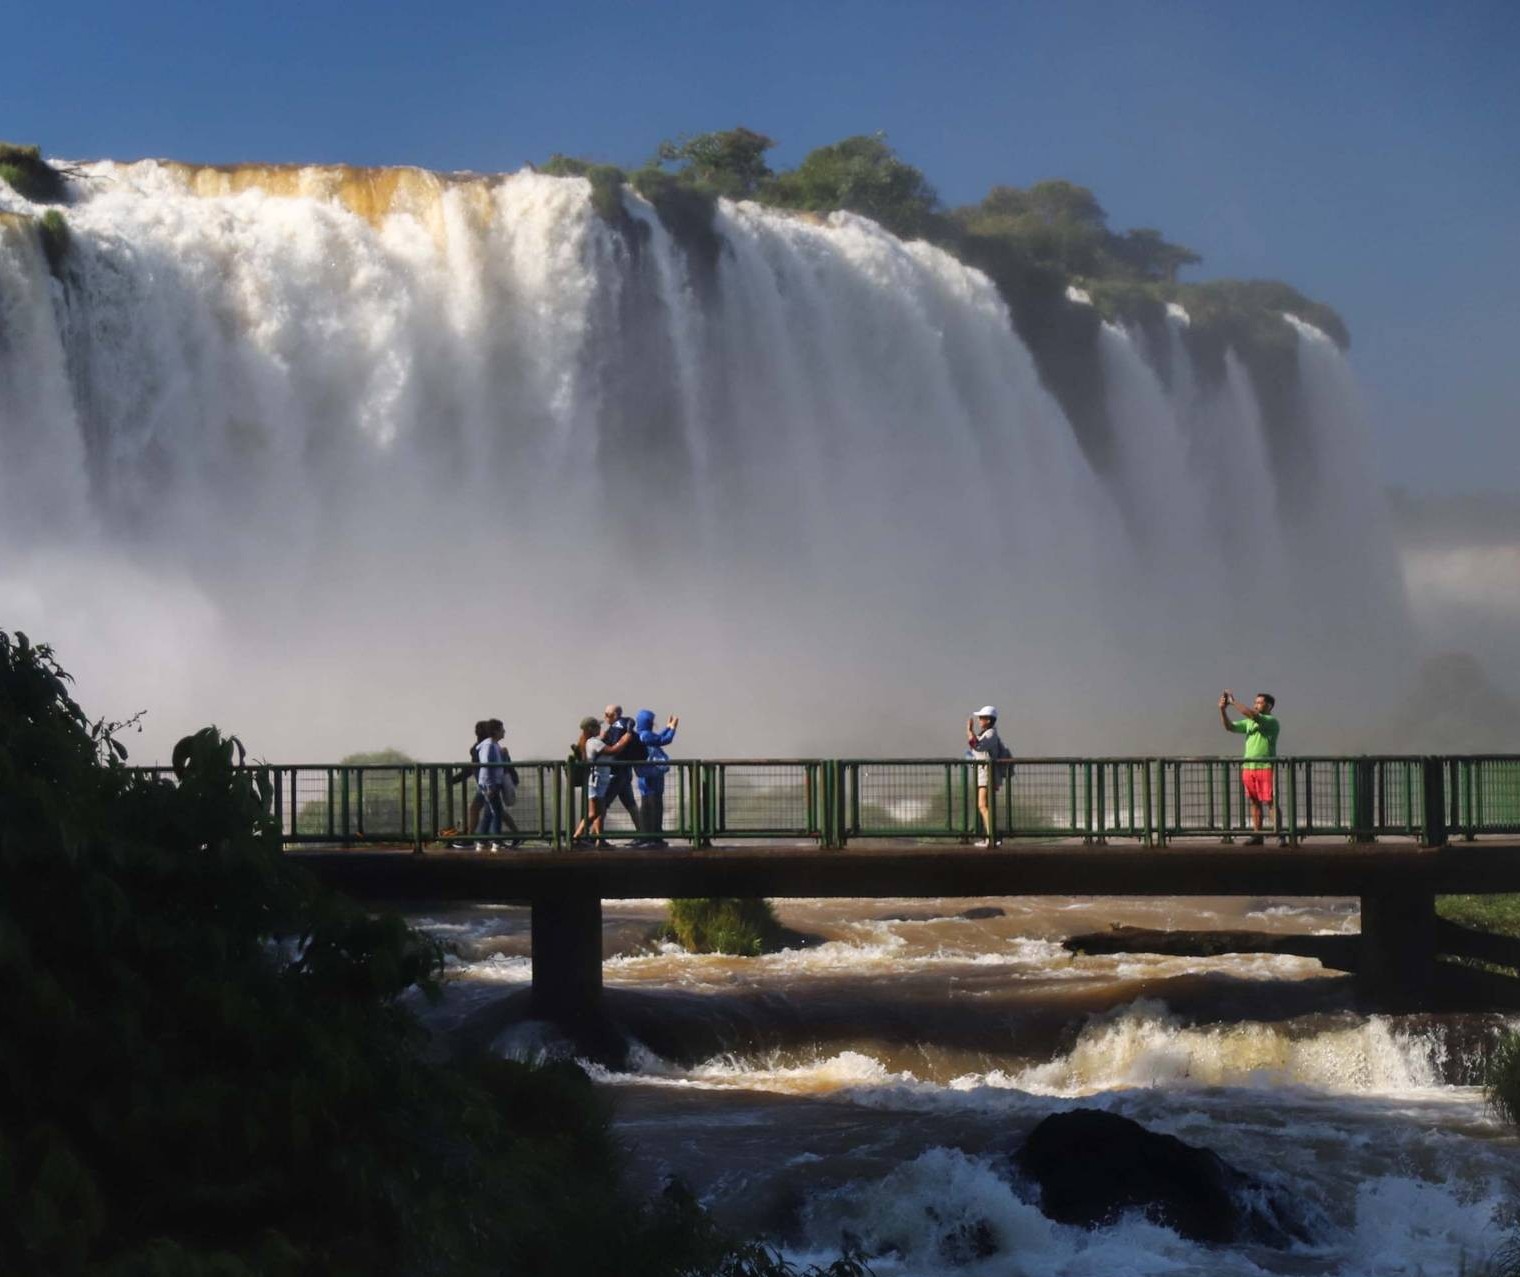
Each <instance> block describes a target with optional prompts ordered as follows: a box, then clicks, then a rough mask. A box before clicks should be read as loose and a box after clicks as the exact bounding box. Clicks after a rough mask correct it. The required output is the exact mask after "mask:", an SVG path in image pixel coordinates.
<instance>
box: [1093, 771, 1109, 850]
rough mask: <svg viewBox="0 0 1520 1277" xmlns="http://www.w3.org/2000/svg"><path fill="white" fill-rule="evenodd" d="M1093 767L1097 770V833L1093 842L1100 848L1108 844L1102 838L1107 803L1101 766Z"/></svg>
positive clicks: (1106, 823) (1105, 824) (1106, 822)
mask: <svg viewBox="0 0 1520 1277" xmlns="http://www.w3.org/2000/svg"><path fill="white" fill-rule="evenodd" d="M1094 766H1096V767H1097V769H1098V833H1097V836H1096V837H1095V838H1094V839H1093V841H1094V842H1096V843H1097V844H1098V845H1099V846H1100V847H1101V846H1102V845H1104V844H1105V843H1107V842H1108V839H1107V838H1105V837H1104V836H1103V832H1104V830H1105V829H1106V828H1107V827H1108V802H1107V795H1106V794H1105V793H1104V789H1105V785H1104V780H1103V764H1102V763H1095V764H1094Z"/></svg>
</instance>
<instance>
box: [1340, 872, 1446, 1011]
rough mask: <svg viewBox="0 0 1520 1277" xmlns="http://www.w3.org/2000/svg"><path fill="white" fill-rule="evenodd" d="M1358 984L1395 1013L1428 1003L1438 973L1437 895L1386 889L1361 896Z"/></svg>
mask: <svg viewBox="0 0 1520 1277" xmlns="http://www.w3.org/2000/svg"><path fill="white" fill-rule="evenodd" d="M1358 961H1359V966H1358V968H1357V982H1358V984H1359V985H1360V986H1361V990H1362V993H1363V994H1364V995H1365V996H1366V997H1368V998H1369V999H1370V1000H1372V1001H1373V1002H1374V1003H1375V1004H1376V1005H1377V1006H1379V1007H1380V1008H1386V1009H1387V1010H1390V1011H1396V1010H1402V1009H1404V1008H1415V1007H1419V1006H1423V1005H1425V1004H1426V1003H1427V1002H1428V1001H1429V999H1430V996H1431V994H1432V992H1433V990H1434V987H1435V976H1436V898H1435V896H1434V895H1433V894H1432V893H1431V892H1429V891H1420V890H1409V889H1405V890H1401V891H1383V892H1378V893H1377V894H1376V895H1371V896H1363V897H1362V944H1361V953H1360V955H1359V959H1358Z"/></svg>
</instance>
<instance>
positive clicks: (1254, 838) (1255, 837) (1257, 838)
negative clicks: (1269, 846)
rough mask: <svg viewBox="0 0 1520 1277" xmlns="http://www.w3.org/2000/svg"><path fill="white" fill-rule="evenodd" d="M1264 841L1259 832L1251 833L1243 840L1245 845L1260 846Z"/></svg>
mask: <svg viewBox="0 0 1520 1277" xmlns="http://www.w3.org/2000/svg"><path fill="white" fill-rule="evenodd" d="M1266 841H1267V840H1266V839H1265V838H1263V837H1262V836H1261V835H1260V834H1252V835H1251V837H1249V838H1247V839H1246V840H1245V845H1246V846H1247V847H1260V846H1263V845H1264V844H1265V843H1266Z"/></svg>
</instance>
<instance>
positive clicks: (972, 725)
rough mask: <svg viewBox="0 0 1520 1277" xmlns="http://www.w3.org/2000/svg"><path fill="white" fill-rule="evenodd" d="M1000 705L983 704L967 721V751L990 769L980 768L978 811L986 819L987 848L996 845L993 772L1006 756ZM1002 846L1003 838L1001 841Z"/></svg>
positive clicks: (984, 845) (978, 773)
mask: <svg viewBox="0 0 1520 1277" xmlns="http://www.w3.org/2000/svg"><path fill="white" fill-rule="evenodd" d="M997 716H998V713H997V706H995V705H983V706H982V707H981V709H979V710H977V711H976V713H975V714H973V715H971V717H970V718H968V719H967V720H966V748H967V749H968V750H969V751H970V756H971V757H972V758H977V759H981V760H983V761H985V762H986V763H987V764H988V766H986V767H978V768H977V769H976V809H977V811H979V812H980V813H981V816H982V830H983V832H984V833H985V834H986V837H985V838H983V839H982V844H981V845H982V846H983V847H991V846H992V845H993V843H992V792H993V782H992V769H993V767H995V766H997V760H998V759H999V758H1000V757H1002V754H1003V738H1002V737H1001V736H999V735H998V730H997ZM998 842H999V843H1001V842H1002V839H1001V838H1000V839H998Z"/></svg>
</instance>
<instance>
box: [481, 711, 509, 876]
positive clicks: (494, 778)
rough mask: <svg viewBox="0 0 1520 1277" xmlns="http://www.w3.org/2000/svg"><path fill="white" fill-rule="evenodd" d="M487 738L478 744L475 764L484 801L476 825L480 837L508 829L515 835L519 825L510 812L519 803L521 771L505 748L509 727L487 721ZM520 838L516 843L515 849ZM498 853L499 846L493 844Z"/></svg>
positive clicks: (494, 720) (499, 720)
mask: <svg viewBox="0 0 1520 1277" xmlns="http://www.w3.org/2000/svg"><path fill="white" fill-rule="evenodd" d="M486 731H487V735H486V737H485V739H484V740H480V741H477V742H476V744H475V761H476V762H477V763H479V764H480V771H479V772H478V773H477V775H476V778H475V789H476V793H477V795H478V796H479V798H480V804H481V806H480V822H479V823H478V824H477V825H476V826H475V832H476V833H477V834H499V833H501V832H502V827H503V826H505V827H506V828H507V829H510V830H511V831H512V832H513V833H514V834H515V833H517V832H518V829H517V822H516V821H514V820H513V819H512V816H511V813H510V812H508V811H507V808H508V807H510V806H511V805H512V804H513V803H515V802H516V801H517V782H518V775H517V769H516V768H515V767H512V766H510V764H511V762H512V756H511V755H510V754H509V753H507V751H506V750H505V749H504V748H503V747H502V743H501V742H502V738H503V737H504V736H505V735H506V734H507V729H506V725H505V724H504V723H503V722H502V721H501V719H499V718H492V719H487V720H486ZM518 841H519V840H518V839H515V838H514V839H513V840H512V845H513V846H514V847H515V846H516V845H517V843H518ZM491 846H492V850H495V844H494V843H493V844H492V845H491Z"/></svg>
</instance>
